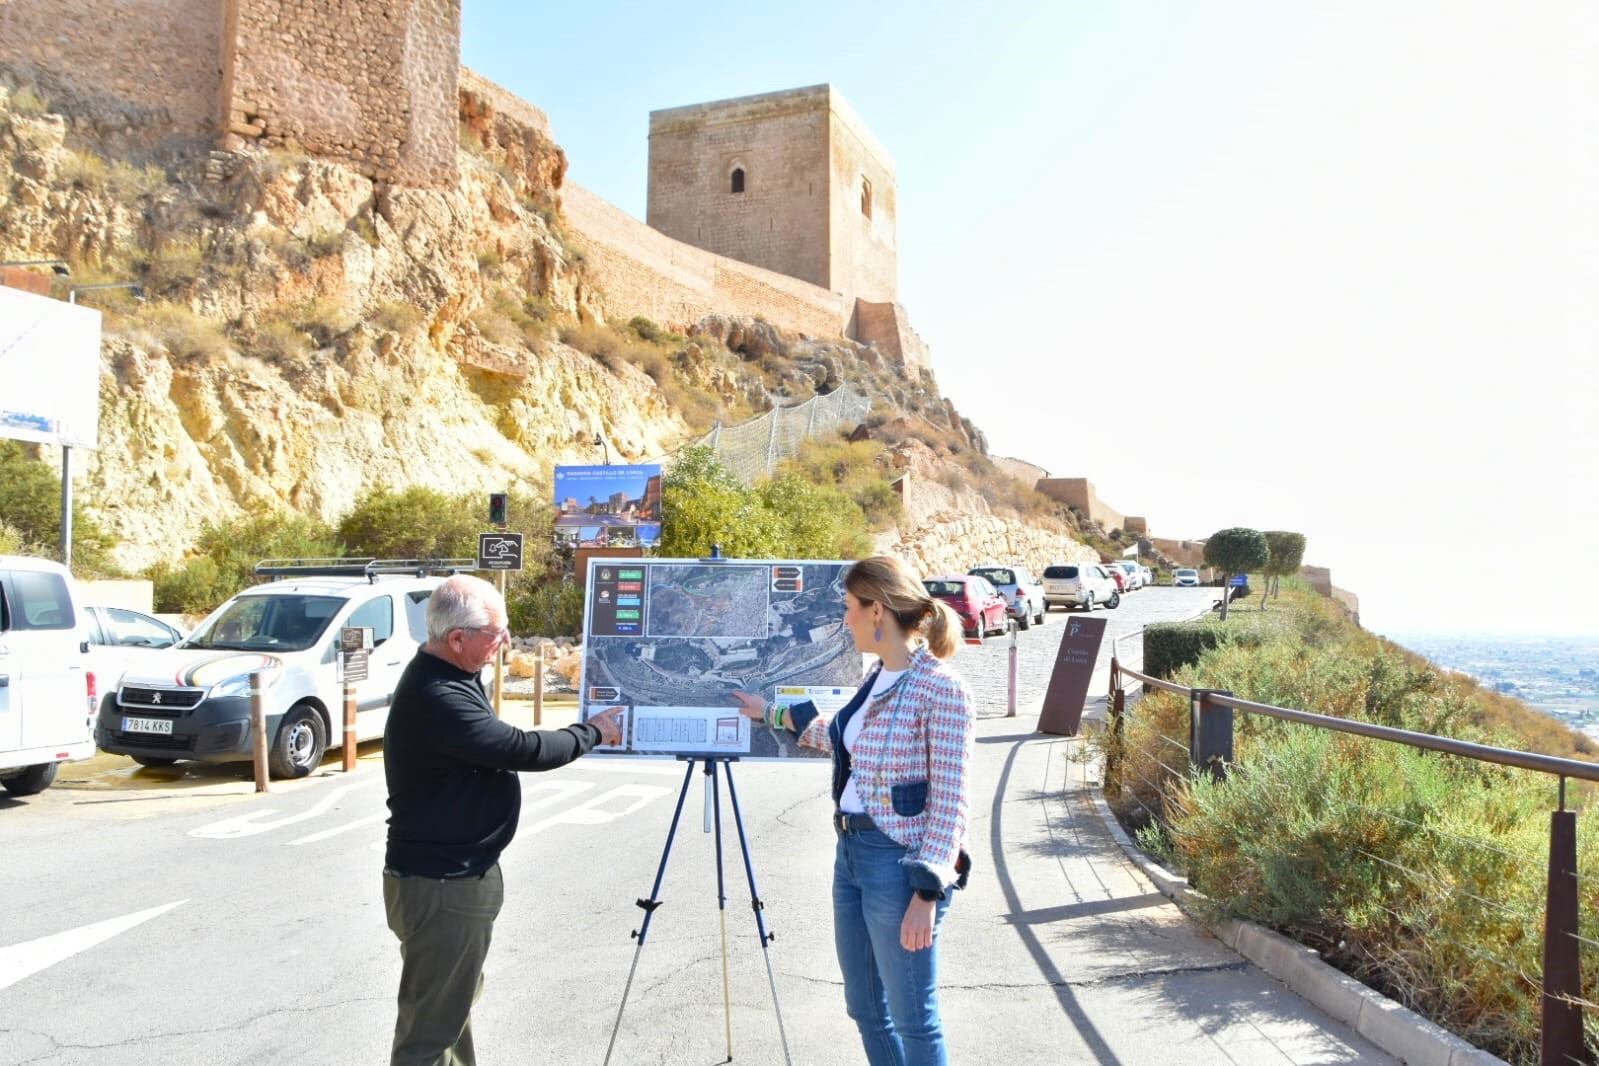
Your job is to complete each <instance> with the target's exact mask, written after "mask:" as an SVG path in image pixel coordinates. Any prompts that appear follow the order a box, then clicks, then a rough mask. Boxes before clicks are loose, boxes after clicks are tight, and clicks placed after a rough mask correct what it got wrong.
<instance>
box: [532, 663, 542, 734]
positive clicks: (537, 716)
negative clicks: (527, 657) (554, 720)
mask: <svg viewBox="0 0 1599 1066" xmlns="http://www.w3.org/2000/svg"><path fill="white" fill-rule="evenodd" d="M533 724H534V725H535V726H541V725H543V724H544V649H543V648H540V649H539V650H538V651H536V652H534V653H533Z"/></svg>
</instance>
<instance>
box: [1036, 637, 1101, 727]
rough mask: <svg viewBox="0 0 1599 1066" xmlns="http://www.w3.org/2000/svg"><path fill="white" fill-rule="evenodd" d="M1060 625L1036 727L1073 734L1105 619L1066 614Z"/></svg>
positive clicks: (1085, 696) (1079, 719) (1077, 722)
mask: <svg viewBox="0 0 1599 1066" xmlns="http://www.w3.org/2000/svg"><path fill="white" fill-rule="evenodd" d="M1064 628H1065V630H1066V631H1065V632H1064V633H1063V634H1061V638H1060V650H1059V651H1057V652H1056V653H1055V669H1054V670H1053V671H1051V672H1050V675H1049V688H1048V690H1046V691H1045V693H1044V708H1043V710H1042V711H1041V712H1040V713H1039V716H1038V731H1039V732H1040V733H1055V734H1057V735H1061V736H1068V737H1074V736H1076V735H1077V727H1078V726H1079V725H1080V724H1081V723H1082V720H1083V703H1084V701H1085V700H1087V699H1088V683H1089V680H1090V679H1091V678H1092V677H1093V674H1094V663H1095V662H1097V661H1098V659H1099V645H1100V642H1101V641H1102V640H1104V638H1105V619H1103V618H1068V619H1066V625H1065V627H1064Z"/></svg>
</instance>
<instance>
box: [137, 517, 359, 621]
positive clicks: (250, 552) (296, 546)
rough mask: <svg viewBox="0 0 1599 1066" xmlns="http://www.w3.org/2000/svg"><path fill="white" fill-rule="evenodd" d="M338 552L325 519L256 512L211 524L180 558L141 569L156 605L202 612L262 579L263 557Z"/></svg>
mask: <svg viewBox="0 0 1599 1066" xmlns="http://www.w3.org/2000/svg"><path fill="white" fill-rule="evenodd" d="M340 554H342V552H341V550H340V547H339V542H338V540H337V538H336V537H335V536H334V534H333V531H332V530H330V529H329V528H328V526H327V523H325V522H323V521H321V520H320V519H317V518H312V517H310V516H308V515H300V514H285V513H280V512H270V511H269V512H261V513H259V514H252V515H244V516H242V517H239V518H233V519H229V520H227V521H223V522H216V523H210V524H207V525H206V526H205V528H203V529H202V530H201V531H200V537H199V539H198V541H196V543H195V547H194V550H193V551H192V552H191V553H190V554H189V555H188V556H187V557H186V558H184V559H180V560H175V561H165V562H160V563H157V564H156V565H154V566H152V567H150V568H149V569H148V570H147V571H146V572H145V575H144V576H145V577H147V578H149V579H150V581H151V582H152V583H153V584H154V585H155V609H156V610H158V611H172V612H176V613H181V614H203V613H205V612H207V611H210V610H211V609H213V608H215V607H217V606H219V605H220V604H221V603H222V602H223V601H224V600H226V599H227V598H228V597H229V596H232V595H233V594H234V593H236V592H238V591H239V590H240V589H244V588H249V587H250V586H251V585H257V584H260V583H261V580H262V579H261V578H259V577H257V576H256V574H255V565H256V563H258V562H260V561H261V560H263V559H304V558H326V557H328V556H335V555H340Z"/></svg>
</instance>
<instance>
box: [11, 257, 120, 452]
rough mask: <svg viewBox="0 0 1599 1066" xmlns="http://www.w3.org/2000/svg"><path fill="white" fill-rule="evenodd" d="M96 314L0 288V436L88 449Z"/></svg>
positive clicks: (95, 435)
mask: <svg viewBox="0 0 1599 1066" xmlns="http://www.w3.org/2000/svg"><path fill="white" fill-rule="evenodd" d="M99 434H100V312H98V311H96V310H94V309H93V308H89V307H79V306H77V305H75V304H69V303H63V302H62V301H60V300H52V299H50V298H49V297H48V296H35V295H34V294H33V293H28V292H21V291H19V290H17V289H9V288H4V287H0V437H10V438H12V439H14V440H27V441H35V442H37V443H39V444H64V445H66V446H68V447H70V448H93V447H95V445H96V444H97V442H98V439H99Z"/></svg>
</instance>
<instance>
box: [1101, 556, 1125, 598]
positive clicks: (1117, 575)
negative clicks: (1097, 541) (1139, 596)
mask: <svg viewBox="0 0 1599 1066" xmlns="http://www.w3.org/2000/svg"><path fill="white" fill-rule="evenodd" d="M1099 568H1100V569H1101V570H1103V571H1105V574H1106V576H1108V577H1109V578H1110V580H1111V584H1113V585H1115V586H1116V591H1117V592H1127V591H1129V590H1128V588H1127V584H1128V581H1129V578H1128V577H1127V574H1126V573H1124V572H1123V571H1122V569H1121V568H1120V567H1118V566H1112V565H1111V564H1110V563H1100V564H1099Z"/></svg>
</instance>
